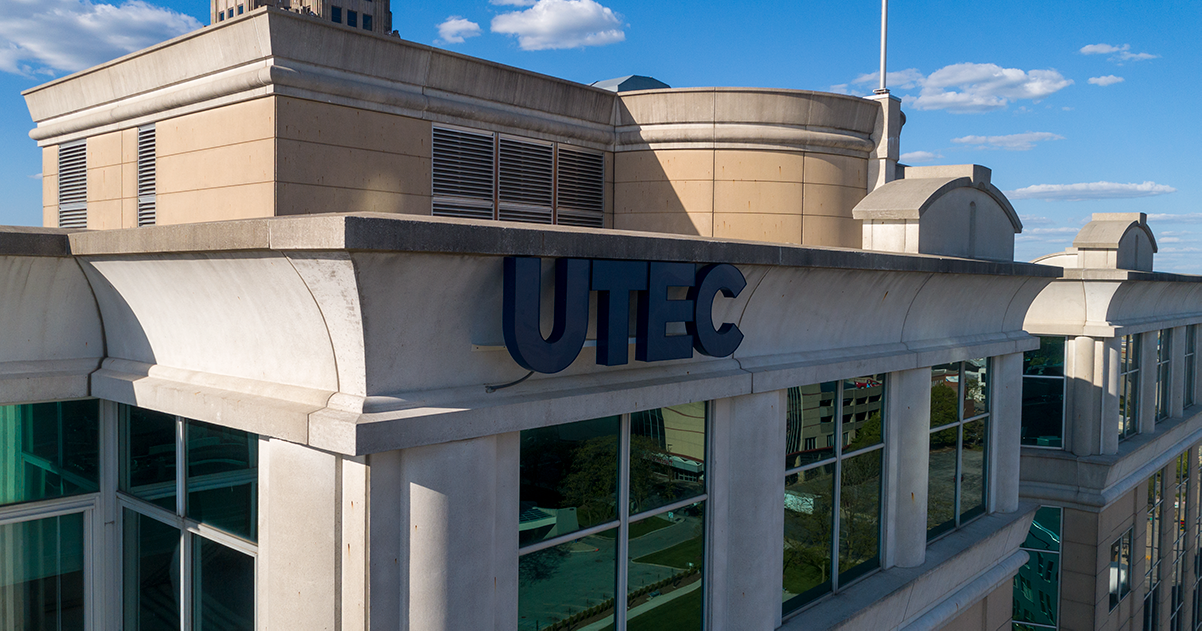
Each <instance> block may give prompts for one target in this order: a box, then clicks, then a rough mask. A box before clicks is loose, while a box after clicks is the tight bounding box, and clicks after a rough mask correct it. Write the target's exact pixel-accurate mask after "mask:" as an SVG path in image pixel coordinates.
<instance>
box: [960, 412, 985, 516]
mask: <svg viewBox="0 0 1202 631" xmlns="http://www.w3.org/2000/svg"><path fill="white" fill-rule="evenodd" d="M987 431H988V427H987V423H986V419H981V420H979V421H972V422H971V423H965V424H964V428H963V436H964V451H963V453H962V454H961V456H960V459H961V474H960V521H961V522H963V521H967V520H969V519H972V518H973V517H976V516H977V515H981V514H984V512H985V467H986V464H987V463H986V461H985V442H986V434H987Z"/></svg>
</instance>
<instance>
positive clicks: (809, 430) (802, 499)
mask: <svg viewBox="0 0 1202 631" xmlns="http://www.w3.org/2000/svg"><path fill="white" fill-rule="evenodd" d="M884 390H885V379H884V375H872V376H868V377H860V378H857V379H845V380H842V381H830V382H827V383H822V384H815V385H810V386H802V387H800V388H790V389H789V390H788V409H787V413H786V419H787V421H786V423H787V431H786V435H787V436H789V437H798V436H801V437H804V438H805V445H806V446H807V449H804V450H798V449H797V446H798V443H797V442H793V443H791V445H790V444H787V445H786V448H785V449H786V453H785V506H784V510H785V532H784V577H783V586H784V589H783V605H782V611H783V613H785V614H787V613H789V612H791V611H794V610H797V609H799V608H801V607H802V606H804V605H806V604H808V603H810V602H812V601H813V600H815V599H816V598H818V597H820V596H822V595H823V594H826V593H829V592H837V591H839V590H840V589H842V588H843V587H844V586H846V585H847V584H848V583H850V582H851V581H853V580H855V579H856V578H858V577H860V576H863V575H864V574H867V573H868V572H871V571H872V570H875V569H876V568H878V567H880V564H881V561H880V559H881V557H880V552H881V543H880V541H881V540H880V534H881V475H882V461H883V455H884V441H883V436H884V433H883V432H884V420H885V419H884V418H883V413H884V408H883V406H882V404H881V401H882V399H883V397H881V396H880V395H882V394H883V393H884ZM864 393H871V394H874V395H876V401H875V402H872V403H869V402H868V399H871V397H867V398H865V397H864V396H863V395H864ZM857 400H860V401H863V403H857ZM859 413H864V414H866V416H865V417H864V420H863V421H860V420H856V419H857V415H858V414H859ZM844 434H845V435H848V436H849V437H850V436H851V435H852V434H854V435H855V438H854V439H851V440H850V442H844V441H841V440H840V441H837V440H835V436H838V435H844ZM820 436H824V437H825V440H824V441H822V442H823V443H824V444H825V445H826V448H823V449H812V448H808V447H810V446H811V445H813V443H812V442H810V441H812V440H814V439H815V438H817V437H820ZM794 440H795V439H794Z"/></svg>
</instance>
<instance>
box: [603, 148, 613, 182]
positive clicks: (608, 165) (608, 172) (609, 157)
mask: <svg viewBox="0 0 1202 631" xmlns="http://www.w3.org/2000/svg"><path fill="white" fill-rule="evenodd" d="M602 168H604V169H605V183H606V184H613V182H614V152H612V151H606V152H605V164H604V166H603V167H602Z"/></svg>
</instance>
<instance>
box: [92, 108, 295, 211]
mask: <svg viewBox="0 0 1202 631" xmlns="http://www.w3.org/2000/svg"><path fill="white" fill-rule="evenodd" d="M155 132H156V142H157V144H158V151H157V155H158V173H157V187H158V191H157V203H158V208H157V217H156V223H158V224H179V223H192V222H199V221H217V220H222V219H249V218H254V217H271V216H272V215H273V214H274V206H275V184H274V181H273V180H274V178H275V170H276V158H275V137H274V136H275V104H274V99H272V98H270V97H268V98H262V99H255V100H253V101H246V102H243V103H237V104H234V105H228V106H225V107H219V108H215V109H211V110H206V111H203V112H198V113H196V114H188V115H185V116H180V117H177V118H172V119H169V120H165V121H162V122H160V123H158V124H157V125H156V129H155ZM88 142H89V143H91V139H89V140H88ZM89 214H90V209H89ZM89 227H90V226H89Z"/></svg>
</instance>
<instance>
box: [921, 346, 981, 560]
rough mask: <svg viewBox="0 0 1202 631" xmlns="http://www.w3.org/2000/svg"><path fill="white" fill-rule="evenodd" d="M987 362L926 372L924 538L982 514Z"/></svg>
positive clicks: (973, 361)
mask: <svg viewBox="0 0 1202 631" xmlns="http://www.w3.org/2000/svg"><path fill="white" fill-rule="evenodd" d="M988 433H989V360H988V359H974V360H971V361H965V362H956V363H953V364H943V365H942V366H933V367H931V434H930V437H931V438H930V441H931V442H930V445H931V446H930V450H931V456H930V465H929V467H930V469H929V471H930V473H929V476H928V481H927V538H928V539H931V538H934V537H937V536H939V535H940V534H942V533H944V532H947V531H949V530H952V529H954V528H959V527H960V525H961V524H963V523H964V522H966V521H968V520H970V519H972V518H974V517H976V516H978V515H982V514H984V513H985V468H986V466H987V460H988V458H987V453H986V448H987V442H988V441H987V436H988Z"/></svg>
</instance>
